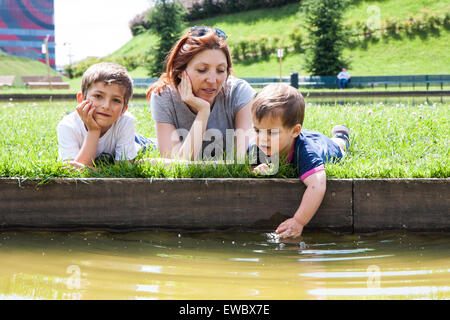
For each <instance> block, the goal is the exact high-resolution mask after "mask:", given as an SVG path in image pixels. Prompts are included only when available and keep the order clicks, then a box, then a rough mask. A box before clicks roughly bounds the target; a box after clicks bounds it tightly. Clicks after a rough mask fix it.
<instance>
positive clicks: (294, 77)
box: [291, 72, 298, 89]
mask: <svg viewBox="0 0 450 320" xmlns="http://www.w3.org/2000/svg"><path fill="white" fill-rule="evenodd" d="M291 86H293V87H294V88H295V89H298V72H291Z"/></svg>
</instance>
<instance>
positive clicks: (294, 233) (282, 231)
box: [275, 218, 303, 238]
mask: <svg viewBox="0 0 450 320" xmlns="http://www.w3.org/2000/svg"><path fill="white" fill-rule="evenodd" d="M302 231H303V226H302V225H301V224H300V223H298V222H297V220H295V219H294V218H289V219H287V220H285V221H284V222H283V223H281V224H280V225H279V226H278V228H277V229H276V230H275V232H276V233H277V234H279V235H280V238H296V237H298V236H300V235H301V234H302Z"/></svg>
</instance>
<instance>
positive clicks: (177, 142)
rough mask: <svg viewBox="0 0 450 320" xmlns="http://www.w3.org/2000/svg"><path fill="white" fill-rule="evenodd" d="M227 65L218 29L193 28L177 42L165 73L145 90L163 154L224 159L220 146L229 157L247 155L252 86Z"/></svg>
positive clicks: (228, 59)
mask: <svg viewBox="0 0 450 320" xmlns="http://www.w3.org/2000/svg"><path fill="white" fill-rule="evenodd" d="M231 68H232V62H231V56H230V52H229V49H228V45H227V43H226V35H225V33H224V32H223V31H222V30H220V29H215V28H208V27H193V28H191V30H190V31H189V32H188V33H187V34H186V35H184V36H183V37H181V39H180V40H179V41H178V42H177V43H176V44H175V46H174V47H173V48H172V50H171V51H170V53H169V55H168V57H167V69H166V73H164V74H163V75H162V76H161V77H160V78H159V79H158V81H157V82H156V83H154V84H153V85H151V86H150V87H149V89H148V90H147V99H148V100H149V101H150V104H151V110H152V116H153V119H154V121H155V123H156V135H157V139H158V146H159V150H160V153H161V156H163V157H166V158H173V159H185V160H194V159H200V158H202V157H203V159H210V158H211V157H213V158H216V159H222V157H221V156H222V154H223V152H224V151H225V152H226V153H227V160H228V159H230V157H232V158H234V152H235V154H236V155H237V157H238V158H240V159H242V158H243V157H244V156H245V153H246V149H247V145H248V138H249V135H250V132H251V131H252V118H251V110H250V109H251V101H252V98H253V96H254V95H255V91H254V90H253V89H252V88H251V87H250V85H249V84H248V83H247V82H246V81H244V80H241V79H237V78H234V77H232V76H230V70H231ZM230 129H232V130H234V131H230ZM234 146H236V148H234ZM230 153H231V155H230Z"/></svg>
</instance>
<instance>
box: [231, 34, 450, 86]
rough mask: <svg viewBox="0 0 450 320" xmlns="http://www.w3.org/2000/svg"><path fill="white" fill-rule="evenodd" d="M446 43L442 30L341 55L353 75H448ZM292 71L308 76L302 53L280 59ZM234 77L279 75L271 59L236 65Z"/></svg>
mask: <svg viewBox="0 0 450 320" xmlns="http://www.w3.org/2000/svg"><path fill="white" fill-rule="evenodd" d="M448 43H450V31H446V30H442V31H441V33H440V36H437V35H431V34H430V35H427V36H426V38H421V37H419V36H416V37H415V38H413V39H410V38H408V37H406V35H405V36H402V37H401V38H399V39H393V38H388V39H380V40H379V41H377V42H369V43H368V44H367V46H366V47H361V46H358V47H356V48H346V49H345V50H344V55H345V56H347V57H350V59H351V65H350V68H349V72H350V73H351V75H353V76H366V75H367V76H370V75H414V74H449V73H450V54H449V51H448ZM291 72H298V73H299V74H301V75H307V74H308V72H307V70H306V65H305V56H304V55H303V54H294V53H289V54H288V55H287V56H285V57H284V58H283V61H282V75H283V76H289V75H290V73H291ZM234 74H235V75H236V76H238V77H256V76H266V77H269V76H272V77H273V76H278V75H279V74H280V64H279V60H278V59H277V57H275V56H271V57H270V59H268V60H254V61H252V60H249V61H246V62H235V63H234Z"/></svg>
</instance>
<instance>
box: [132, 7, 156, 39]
mask: <svg viewBox="0 0 450 320" xmlns="http://www.w3.org/2000/svg"><path fill="white" fill-rule="evenodd" d="M150 10H151V9H147V10H145V11H144V12H141V13H139V14H138V15H136V16H135V17H134V18H133V19H131V20H130V22H129V23H128V26H129V27H130V30H131V34H132V35H133V36H136V35H138V34H140V33H143V32H145V31H146V30H148V29H150V22H149V21H148V20H147V16H148V15H149V13H150Z"/></svg>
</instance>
